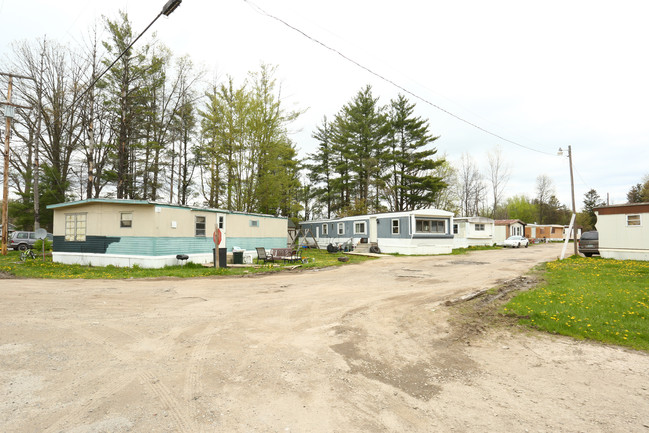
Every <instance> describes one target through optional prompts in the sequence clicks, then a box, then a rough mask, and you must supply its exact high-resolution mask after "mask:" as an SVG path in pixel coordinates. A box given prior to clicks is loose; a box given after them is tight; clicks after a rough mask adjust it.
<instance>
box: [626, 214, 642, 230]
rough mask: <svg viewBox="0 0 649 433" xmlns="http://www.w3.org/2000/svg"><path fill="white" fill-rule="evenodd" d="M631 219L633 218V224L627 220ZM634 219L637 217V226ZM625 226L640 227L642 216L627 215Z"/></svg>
mask: <svg viewBox="0 0 649 433" xmlns="http://www.w3.org/2000/svg"><path fill="white" fill-rule="evenodd" d="M631 217H634V221H633V224H631V222H630V221H629V219H630V218H631ZM635 217H637V224H636V220H635ZM626 226H627V227H642V215H640V214H629V215H627V216H626Z"/></svg>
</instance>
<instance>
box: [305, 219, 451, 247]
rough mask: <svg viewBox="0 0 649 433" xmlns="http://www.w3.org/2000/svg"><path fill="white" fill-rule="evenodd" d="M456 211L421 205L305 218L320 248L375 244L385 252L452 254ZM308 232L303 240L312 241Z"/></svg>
mask: <svg viewBox="0 0 649 433" xmlns="http://www.w3.org/2000/svg"><path fill="white" fill-rule="evenodd" d="M452 227H453V213H451V212H447V211H444V210H440V209H421V210H414V211H407V212H393V213H382V214H373V215H359V216H353V217H345V218H337V219H323V220H312V221H303V222H301V223H300V228H301V229H302V230H303V233H304V230H306V229H309V230H310V233H311V234H312V235H313V237H314V238H315V239H316V241H317V242H318V246H319V247H320V248H326V247H327V245H328V244H330V243H331V244H349V243H351V244H354V245H355V246H357V245H358V244H360V243H368V244H375V245H377V246H378V247H379V249H380V250H381V252H383V253H399V254H448V253H450V252H451V251H452V250H453V233H452ZM309 240H310V236H306V237H305V239H304V240H303V243H307V244H308V243H309Z"/></svg>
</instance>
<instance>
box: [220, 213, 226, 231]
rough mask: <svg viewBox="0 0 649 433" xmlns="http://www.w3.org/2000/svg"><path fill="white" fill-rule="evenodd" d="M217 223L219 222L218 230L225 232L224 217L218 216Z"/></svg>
mask: <svg viewBox="0 0 649 433" xmlns="http://www.w3.org/2000/svg"><path fill="white" fill-rule="evenodd" d="M218 222H219V228H220V229H221V230H225V216H224V215H219V218H218Z"/></svg>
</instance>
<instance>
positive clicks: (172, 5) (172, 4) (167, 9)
mask: <svg viewBox="0 0 649 433" xmlns="http://www.w3.org/2000/svg"><path fill="white" fill-rule="evenodd" d="M182 1H183V0H169V1H168V2H167V3H165V5H164V6H163V7H162V10H161V11H160V13H159V14H158V15H156V17H155V18H154V19H153V21H151V23H150V24H149V25H148V26H146V29H144V30H143V31H142V33H140V34H139V35H138V36H137V38H135V39H133V41H132V42H131V43H130V44H129V45H128V47H126V48H125V49H124V51H122V52H121V53H120V54H119V56H117V58H116V59H115V60H113V63H111V64H110V65H108V67H107V68H106V69H104V71H103V72H102V73H101V74H99V75H97V77H95V79H94V80H93V81H92V83H90V84H89V85H88V87H86V90H84V91H83V92H82V93H81V94H80V95H79V96H77V98H76V99H75V100H74V101H73V102H72V105H71V106H72V107H74V105H75V104H76V103H77V102H79V100H81V98H83V96H84V95H85V94H86V93H88V91H89V90H90V89H92V88H93V87H94V86H95V84H97V81H99V80H100V79H101V77H103V76H104V74H106V72H108V71H110V68H112V67H113V66H115V63H117V62H118V61H119V59H121V58H122V57H123V56H124V54H126V52H127V51H128V50H130V49H131V47H132V46H133V45H135V43H136V42H137V41H138V40H139V39H140V38H141V37H142V35H143V34H145V33H146V31H147V30H149V29H150V28H151V26H152V25H153V24H154V23H155V22H156V21H158V18H160V16H161V15H164V16H167V17H168V16H169V15H171V13H172V12H173V11H175V10H176V9H177V8H178V6H180V3H182Z"/></svg>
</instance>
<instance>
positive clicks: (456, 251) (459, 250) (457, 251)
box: [451, 245, 502, 255]
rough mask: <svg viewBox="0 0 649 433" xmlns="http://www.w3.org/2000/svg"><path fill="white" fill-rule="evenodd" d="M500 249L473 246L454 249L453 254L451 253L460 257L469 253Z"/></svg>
mask: <svg viewBox="0 0 649 433" xmlns="http://www.w3.org/2000/svg"><path fill="white" fill-rule="evenodd" d="M501 249H502V247H498V246H495V245H475V246H471V247H467V248H455V249H454V250H453V252H451V254H452V255H461V254H467V253H470V252H471V251H486V250H501Z"/></svg>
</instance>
